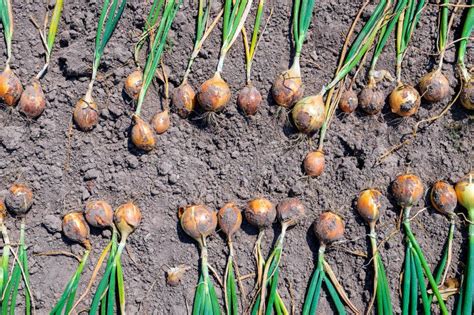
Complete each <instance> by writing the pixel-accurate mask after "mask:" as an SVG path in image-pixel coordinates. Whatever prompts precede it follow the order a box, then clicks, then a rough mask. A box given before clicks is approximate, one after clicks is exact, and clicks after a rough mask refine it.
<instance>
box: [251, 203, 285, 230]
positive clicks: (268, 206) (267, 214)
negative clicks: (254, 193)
mask: <svg viewBox="0 0 474 315" xmlns="http://www.w3.org/2000/svg"><path fill="white" fill-rule="evenodd" d="M244 214H245V219H246V220H247V221H248V222H249V223H250V224H251V225H253V226H256V227H258V228H259V229H264V228H267V227H269V226H271V225H272V224H273V222H275V219H276V216H277V213H276V209H275V206H274V205H273V203H271V202H270V200H268V199H265V198H256V199H253V200H250V201H249V202H248V203H247V208H246V209H245V213H244Z"/></svg>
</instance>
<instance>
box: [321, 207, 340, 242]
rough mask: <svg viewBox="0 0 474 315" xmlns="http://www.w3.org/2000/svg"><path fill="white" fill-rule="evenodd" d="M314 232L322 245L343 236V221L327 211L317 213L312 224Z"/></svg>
mask: <svg viewBox="0 0 474 315" xmlns="http://www.w3.org/2000/svg"><path fill="white" fill-rule="evenodd" d="M313 229H314V234H316V237H317V238H318V239H319V241H320V242H321V243H322V244H323V245H327V244H330V243H332V242H335V241H338V240H340V239H341V238H342V237H343V236H344V222H343V221H342V218H341V217H340V216H338V215H337V214H335V213H333V212H330V211H327V212H323V213H321V214H320V215H319V219H318V220H317V221H316V222H315V224H314V225H313Z"/></svg>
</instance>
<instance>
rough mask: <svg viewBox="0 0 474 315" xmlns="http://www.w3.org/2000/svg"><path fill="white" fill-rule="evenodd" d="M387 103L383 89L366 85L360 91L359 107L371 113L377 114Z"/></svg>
mask: <svg viewBox="0 0 474 315" xmlns="http://www.w3.org/2000/svg"><path fill="white" fill-rule="evenodd" d="M384 104H385V95H384V94H383V92H382V91H380V90H377V89H376V88H373V87H370V86H368V87H366V88H364V89H363V90H362V91H361V92H360V93H359V107H360V108H361V109H362V110H363V111H364V112H365V113H366V114H369V115H375V114H378V113H380V111H382V108H383V106H384Z"/></svg>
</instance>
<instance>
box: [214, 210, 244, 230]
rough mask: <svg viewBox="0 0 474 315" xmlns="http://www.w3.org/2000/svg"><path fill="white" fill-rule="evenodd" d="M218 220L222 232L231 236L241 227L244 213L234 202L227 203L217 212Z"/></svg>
mask: <svg viewBox="0 0 474 315" xmlns="http://www.w3.org/2000/svg"><path fill="white" fill-rule="evenodd" d="M217 220H218V222H219V227H220V229H221V230H222V232H224V233H225V235H227V237H229V238H231V237H232V235H234V234H235V232H237V231H238V230H239V229H240V225H241V224H242V213H241V211H240V209H239V208H238V207H237V206H236V205H235V204H234V203H232V202H229V203H226V204H225V205H224V206H223V207H222V208H221V209H220V210H219V212H218V213H217Z"/></svg>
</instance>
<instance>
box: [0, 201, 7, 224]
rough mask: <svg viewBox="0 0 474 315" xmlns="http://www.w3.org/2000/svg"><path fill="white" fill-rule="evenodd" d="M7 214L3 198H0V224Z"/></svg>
mask: <svg viewBox="0 0 474 315" xmlns="http://www.w3.org/2000/svg"><path fill="white" fill-rule="evenodd" d="M6 216H7V206H5V200H4V199H3V198H0V224H3V220H4V219H5V217H6Z"/></svg>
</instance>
